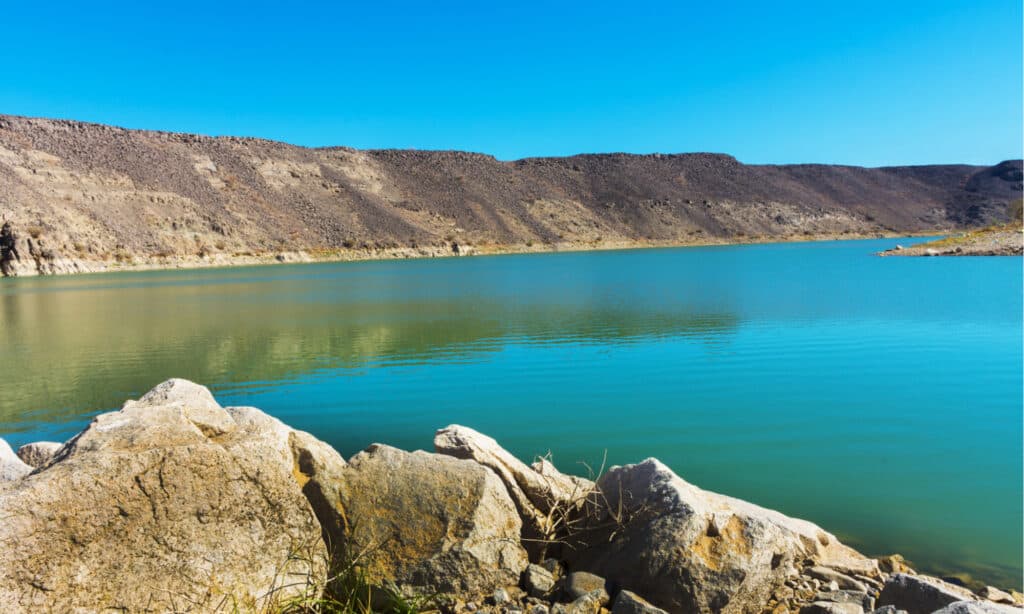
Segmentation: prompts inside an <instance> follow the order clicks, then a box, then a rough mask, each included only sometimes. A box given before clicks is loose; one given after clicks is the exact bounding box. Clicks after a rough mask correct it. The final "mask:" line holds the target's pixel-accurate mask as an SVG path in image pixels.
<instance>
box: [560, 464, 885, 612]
mask: <svg viewBox="0 0 1024 614" xmlns="http://www.w3.org/2000/svg"><path fill="white" fill-rule="evenodd" d="M598 488H599V489H600V490H601V492H602V495H603V496H602V497H601V498H599V499H598V498H595V499H593V502H592V503H591V506H590V507H589V508H588V510H587V512H588V518H589V519H590V524H589V525H588V526H589V527H593V529H592V530H590V531H588V532H586V533H585V535H584V537H583V539H585V541H586V543H585V544H583V545H582V546H581V547H579V548H574V549H569V551H568V552H567V554H566V558H567V559H568V563H569V565H570V568H572V569H580V570H587V571H591V572H593V573H596V574H599V575H601V576H602V577H604V578H606V579H607V580H608V582H609V584H611V585H613V586H616V587H622V588H626V589H628V590H631V591H634V592H636V593H638V594H641V595H643V596H644V598H645V599H647V600H648V601H650V602H651V603H652V604H654V605H655V606H657V607H659V608H662V609H664V610H666V611H668V612H693V613H700V614H710V613H719V612H721V613H723V614H738V613H753V612H760V611H761V610H762V609H763V607H764V604H765V603H767V601H768V599H769V596H770V595H771V593H772V592H773V591H774V590H775V589H777V588H779V587H781V586H783V585H784V583H785V581H786V580H787V579H789V578H790V577H792V576H793V575H796V573H797V564H802V563H803V562H804V561H805V560H810V561H813V562H814V563H815V564H817V565H822V566H829V567H832V568H834V569H841V570H843V571H844V572H849V573H866V574H868V575H871V574H874V573H877V563H876V562H875V561H874V560H872V559H868V558H866V557H864V556H863V555H861V554H859V553H857V552H856V551H854V550H853V549H851V548H848V547H846V546H844V545H843V544H841V543H840V542H839V540H838V539H836V537H835V536H834V535H831V534H829V533H827V532H826V531H824V530H823V529H821V528H820V527H818V526H816V525H814V524H813V523H810V522H807V521H805V520H799V519H796V518H790V517H788V516H785V515H783V514H780V513H779V512H775V511H772V510H768V509H765V508H762V507H759V506H757V505H754V504H752V503H748V502H745V501H741V500H738V499H733V498H731V497H726V496H723V495H719V494H716V493H712V492H708V491H704V490H701V489H700V488H697V487H696V486H694V485H692V484H689V483H687V482H686V481H685V480H683V479H682V478H680V477H679V476H677V475H675V474H674V473H672V471H671V470H670V469H669V468H668V467H666V466H665V465H664V464H662V463H661V462H659V461H657V460H655V459H648V460H646V461H644V462H642V463H639V464H636V465H627V466H625V467H613V468H612V469H610V470H609V471H608V472H607V473H605V475H604V476H602V478H601V479H600V480H599V482H598ZM602 527H604V528H602ZM681 553H685V554H681Z"/></svg>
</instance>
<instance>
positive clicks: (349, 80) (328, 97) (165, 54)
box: [0, 0, 1024, 166]
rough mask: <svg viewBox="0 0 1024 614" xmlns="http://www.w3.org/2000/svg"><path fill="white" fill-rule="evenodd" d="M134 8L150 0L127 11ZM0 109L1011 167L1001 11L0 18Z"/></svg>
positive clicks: (506, 144)
mask: <svg viewBox="0 0 1024 614" xmlns="http://www.w3.org/2000/svg"><path fill="white" fill-rule="evenodd" d="M147 5H151V6H147ZM2 19H3V20H4V22H5V23H4V28H3V35H2V36H0V58H3V62H2V63H0V113H10V114H17V115H31V116H45V117H62V118H70V119H81V120H87V121H96V122H102V123H110V124H116V125H121V126H127V127H131V128H152V129H161V130H175V131H186V132H198V133H202V134H231V135H242V136H259V137H265V138H271V139H277V140H283V141H288V142H292V143H297V144H301V145H311V146H317V145H349V146H353V147H362V148H366V147H402V148H406V147H414V148H421V149H464V150H473V151H482V152H485V153H490V154H493V155H495V156H497V157H498V158H500V159H514V158H520V157H526V156H541V155H570V154H573V153H579V152H598V151H629V152H641V153H643V152H684V151H715V152H725V153H730V154H733V155H735V156H736V157H737V158H739V159H740V160H742V161H744V162H750V163H787V162H824V163H843V164H861V165H867V166H879V165H886V164H926V163H945V162H969V163H983V164H991V163H995V162H998V161H1000V160H1002V159H1006V158H1011V157H1020V156H1021V148H1022V145H1021V139H1022V133H1024V125H1022V115H1024V113H1022V109H1021V107H1022V100H1021V98H1022V94H1021V90H1022V77H1021V74H1022V61H1021V56H1022V50H1021V24H1022V15H1021V2H1020V0H975V1H966V0H964V1H956V2H953V1H944V0H931V1H928V2H901V1H899V0H888V1H886V2H882V1H876V0H864V1H858V2H828V1H824V2H823V1H821V0H817V1H815V2H785V1H783V0H780V1H779V2H763V1H756V2H752V1H735V2H730V1H725V0H717V1H712V2H700V3H684V2H664V3H662V2H649V3H638V2H618V3H611V2H602V1H600V0H595V1H593V2H586V3H583V2H580V3H572V4H570V3H555V2H551V3H530V2H502V3H500V5H499V3H479V2H466V3H451V2H430V3H428V2H423V3H420V4H412V3H401V2H360V3H340V2H331V3H329V2H291V3H284V2H281V3H265V2H259V1H255V0H249V1H246V2H220V3H218V2H213V1H210V2H202V3H200V2H177V3H173V6H172V3H147V2H132V3H111V2H90V3H78V2H75V3H71V2H60V1H54V2H11V3H8V5H7V6H5V7H4V10H3V17H2Z"/></svg>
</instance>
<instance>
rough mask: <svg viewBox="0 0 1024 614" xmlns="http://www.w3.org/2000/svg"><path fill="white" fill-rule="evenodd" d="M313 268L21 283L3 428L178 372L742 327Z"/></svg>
mask: <svg viewBox="0 0 1024 614" xmlns="http://www.w3.org/2000/svg"><path fill="white" fill-rule="evenodd" d="M304 273H305V271H302V270H292V271H280V270H274V269H271V270H265V269H260V270H255V269H248V270H241V271H227V272H225V271H218V272H215V273H212V274H211V272H209V271H203V272H200V273H199V274H193V273H187V274H179V273H173V274H160V273H147V274H144V275H134V276H133V279H128V280H124V281H122V280H120V279H118V278H112V277H109V276H107V277H105V278H103V279H102V280H97V279H94V278H78V279H69V280H59V281H61V282H65V283H63V284H50V283H48V282H51V281H52V280H49V279H47V280H28V281H24V280H19V282H20V283H21V285H20V286H18V287H16V288H13V289H10V290H13V291H10V290H9V291H7V292H5V293H3V294H0V306H2V315H3V328H2V331H0V333H2V342H3V343H4V344H5V345H4V347H5V348H6V349H7V350H8V351H7V352H6V353H5V354H6V358H5V362H6V363H7V366H6V368H5V371H6V374H7V379H8V381H13V382H18V383H19V386H18V387H17V388H16V389H11V390H9V391H7V392H5V394H4V395H2V396H0V423H6V424H9V425H14V428H15V429H17V428H21V429H31V428H35V425H34V424H33V423H34V422H37V421H38V422H63V421H66V420H70V419H73V418H75V417H78V416H80V415H81V414H82V411H83V409H85V410H99V409H104V408H110V407H114V406H116V405H119V404H120V403H121V402H122V401H123V400H124V399H126V398H128V397H129V396H131V395H134V394H138V393H140V392H144V391H145V390H148V389H149V388H150V387H151V386H152V385H153V384H154V382H155V381H156V380H159V379H161V378H164V377H166V376H168V375H170V374H174V375H176V376H178V377H186V378H189V379H193V380H195V381H198V382H209V383H210V384H211V385H213V386H216V387H224V386H228V385H230V384H244V383H248V382H267V381H279V380H288V379H293V378H296V377H301V376H307V375H310V374H312V373H314V372H317V371H324V370H341V371H342V372H343V370H345V369H355V368H359V367H366V366H376V365H386V366H393V367H397V366H409V365H418V364H429V363H442V362H452V361H456V362H465V361H473V360H480V359H482V355H486V354H488V353H493V352H495V351H498V350H500V349H501V348H502V347H503V346H505V345H506V344H509V343H526V344H536V345H544V344H566V343H577V344H586V343H598V344H619V343H630V342H635V341H636V340H638V339H657V338H661V337H667V336H672V337H691V336H692V337H698V338H704V339H709V338H711V337H713V336H715V335H721V334H724V333H727V332H728V331H729V330H730V329H731V328H732V327H733V326H735V323H736V318H735V316H732V315H730V314H728V313H714V312H708V313H702V312H701V311H700V307H699V306H691V305H687V304H686V303H685V301H681V302H678V303H677V304H675V305H673V306H671V307H672V308H671V309H670V308H669V307H670V306H668V305H661V307H662V308H664V309H665V310H664V311H652V310H651V309H650V305H632V306H631V305H628V304H626V303H622V304H606V303H603V302H600V301H590V300H588V299H587V297H580V296H578V295H574V296H569V295H568V294H566V295H564V296H562V297H557V296H548V297H545V298H543V299H542V300H540V301H533V300H525V299H524V300H519V299H517V298H516V297H514V296H509V297H506V298H505V299H501V298H495V297H494V296H493V294H492V293H488V292H487V290H488V287H490V288H491V289H495V290H497V288H495V287H494V285H493V284H494V281H495V280H491V282H489V283H487V284H485V287H483V288H481V287H479V286H477V287H468V286H467V285H463V284H455V285H453V286H451V287H450V288H448V290H449V292H448V293H447V295H441V293H440V292H439V289H438V288H436V287H434V286H433V281H434V280H432V279H431V275H429V274H428V275H424V276H420V275H411V276H406V277H407V278H406V279H405V280H404V283H398V280H395V279H390V278H387V277H385V278H383V279H378V278H375V279H367V277H366V276H365V275H362V274H356V275H348V273H349V271H347V270H345V269H344V267H341V268H335V269H333V270H325V271H317V272H315V273H314V274H313V275H310V276H305V275H304ZM392 274H398V275H403V274H404V272H403V271H400V270H392V271H389V272H387V273H386V275H392ZM403 276H404V275H403ZM296 277H298V279H296ZM33 282H41V283H33ZM97 282H98V283H97ZM498 285H500V281H498ZM556 291H558V290H556ZM561 291H562V292H565V288H562V289H561ZM562 299H568V300H562ZM58 374H59V376H58V377H55V375H58ZM26 410H27V411H29V412H31V413H30V414H27V413H26ZM19 423H20V427H19V426H17V425H19ZM8 428H10V427H8Z"/></svg>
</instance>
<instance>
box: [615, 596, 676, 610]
mask: <svg viewBox="0 0 1024 614" xmlns="http://www.w3.org/2000/svg"><path fill="white" fill-rule="evenodd" d="M612 614H668V613H667V612H665V610H662V609H661V608H658V607H655V606H654V605H652V604H650V603H648V602H647V600H646V599H644V598H643V597H641V596H640V595H637V594H636V593H634V592H632V591H619V594H618V595H616V596H615V601H614V602H613V603H612Z"/></svg>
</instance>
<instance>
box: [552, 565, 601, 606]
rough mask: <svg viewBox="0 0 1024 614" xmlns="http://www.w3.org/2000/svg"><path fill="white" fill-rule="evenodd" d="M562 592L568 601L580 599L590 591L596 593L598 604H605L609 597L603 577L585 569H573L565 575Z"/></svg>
mask: <svg viewBox="0 0 1024 614" xmlns="http://www.w3.org/2000/svg"><path fill="white" fill-rule="evenodd" d="M562 592H563V593H564V594H565V597H566V599H567V600H569V601H575V600H577V599H582V598H583V597H585V596H586V595H590V594H592V593H596V596H597V597H598V601H599V602H600V605H605V604H606V603H608V601H609V599H610V598H609V596H608V591H607V589H606V588H605V581H604V578H602V577H600V576H597V575H594V574H592V573H588V572H586V571H574V572H572V573H571V574H569V575H568V576H566V577H565V584H564V585H563V586H562Z"/></svg>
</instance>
